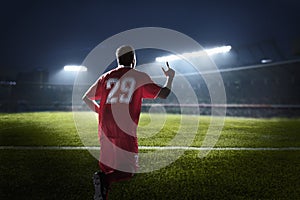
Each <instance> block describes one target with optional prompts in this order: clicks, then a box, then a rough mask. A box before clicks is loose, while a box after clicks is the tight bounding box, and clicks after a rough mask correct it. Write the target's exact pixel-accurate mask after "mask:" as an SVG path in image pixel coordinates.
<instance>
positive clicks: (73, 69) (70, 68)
mask: <svg viewBox="0 0 300 200" xmlns="http://www.w3.org/2000/svg"><path fill="white" fill-rule="evenodd" d="M64 71H68V72H86V71H87V68H86V67H85V66H82V65H66V66H64Z"/></svg>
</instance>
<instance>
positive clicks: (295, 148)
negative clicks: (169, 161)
mask: <svg viewBox="0 0 300 200" xmlns="http://www.w3.org/2000/svg"><path fill="white" fill-rule="evenodd" d="M99 149H100V147H97V146H88V147H79V146H0V150H99ZM139 149H141V150H143V149H145V150H195V151H299V150H300V147H184V146H164V147H160V146H139Z"/></svg>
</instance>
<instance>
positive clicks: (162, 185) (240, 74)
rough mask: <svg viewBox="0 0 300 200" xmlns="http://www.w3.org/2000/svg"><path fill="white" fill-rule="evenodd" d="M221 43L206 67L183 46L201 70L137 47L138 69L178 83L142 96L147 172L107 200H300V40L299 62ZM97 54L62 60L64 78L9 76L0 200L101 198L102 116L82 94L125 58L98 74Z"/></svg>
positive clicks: (268, 46)
mask: <svg viewBox="0 0 300 200" xmlns="http://www.w3.org/2000/svg"><path fill="white" fill-rule="evenodd" d="M72 3H73V2H72ZM69 5H71V3H70V4H68V5H67V4H66V5H65V4H63V6H62V5H60V6H62V7H64V6H66V7H68V6H69ZM72 5H73V4H72ZM80 5H81V4H80ZM82 5H83V4H82ZM107 5H110V4H107ZM122 5H123V4H122ZM163 5H164V6H163V7H167V6H166V5H165V4H163ZM197 5H198V4H197ZM40 6H41V5H40ZM40 6H37V8H38V10H39V9H40ZM48 6H49V5H48V4H47V6H46V8H47V9H48ZM77 6H78V5H77ZM77 6H74V7H72V9H75V7H76V9H77ZM123 6H124V5H123ZM149 6H150V4H149ZM42 7H43V6H41V8H42ZM49 7H51V6H49ZM118 8H119V7H118ZM150 8H151V6H150ZM172 8H174V9H175V8H177V7H176V6H175V5H174V6H172ZM189 8H190V9H191V7H189ZM47 9H46V10H47ZM76 9H75V10H76ZM83 9H84V8H83ZM89 9H92V8H91V7H89ZM177 9H179V8H177ZM54 10H56V9H54ZM236 12H237V11H236ZM84 13H87V12H84ZM184 13H186V12H184ZM51 16H52V14H51ZM53 16H56V15H53ZM62 16H65V13H64V14H63V15H62ZM73 17H74V16H73V15H72V17H71V19H73ZM59 19H62V18H61V16H60V18H59ZM69 20H70V19H68V22H70V21H72V20H70V21H69ZM145 20H146V19H145ZM291 21H292V20H291ZM36 23H37V22H36ZM148 23H150V22H149V21H148ZM199 23H200V22H199ZM150 25H151V23H150ZM150 25H149V26H150ZM220 26H221V25H220ZM193 28H194V27H193ZM127 29H130V28H129V27H128V28H126V30H127ZM174 29H176V25H174ZM60 30H62V29H60ZM177 30H180V28H178V29H177ZM119 32H121V31H119ZM119 32H118V33H119ZM125 32H126V31H125ZM182 32H183V33H185V32H184V31H182ZM187 32H188V29H187ZM194 32H195V29H193V31H192V32H190V33H194ZM122 33H123V32H122ZM104 35H105V34H104ZM110 35H112V34H108V35H105V37H103V38H101V39H103V40H105V38H109V37H110ZM190 35H192V34H190ZM170 38H172V37H170ZM195 38H196V37H195ZM76 39H78V38H76ZM97 39H99V38H97ZM121 40H124V42H127V41H128V39H124V38H122V39H121ZM293 41H294V40H293ZM73 42H74V41H73V40H72V43H73ZM118 42H120V41H118ZM122 42H123V41H121V43H122ZM177 42H179V41H177ZM226 42H227V41H225V40H224V41H222V43H223V44H224V43H226ZM97 44H98V43H96V44H95V43H93V45H91V46H93V47H95V46H96V45H97ZM101 44H102V43H101ZM219 44H220V42H219V43H218V42H217V43H215V44H213V42H212V43H210V45H207V46H205V45H204V46H203V49H202V51H203V52H204V51H205V53H204V55H205V58H204V59H202V58H201V56H203V52H201V55H200V54H199V53H198V54H195V52H193V50H192V49H184V51H183V52H184V54H186V55H192V56H194V57H193V58H191V60H192V59H195V60H198V61H200V66H201V69H200V71H197V70H195V68H193V65H192V64H191V63H192V62H189V60H188V59H189V58H188V59H182V57H181V56H183V54H181V55H175V54H174V52H169V51H166V50H162V49H151V48H145V49H138V50H136V55H137V66H136V68H137V69H138V70H140V71H143V72H145V73H146V74H148V75H149V76H150V77H151V78H152V80H153V81H154V82H156V83H158V84H159V85H163V83H164V81H165V76H164V75H163V72H162V71H161V69H160V68H161V67H163V66H164V65H165V63H164V62H165V61H168V62H169V63H170V66H171V67H172V68H174V70H175V71H176V75H175V78H174V82H173V88H172V90H171V93H170V95H169V96H168V98H167V99H159V98H157V99H154V100H152V99H143V102H142V107H141V115H140V121H139V124H138V127H137V136H138V142H139V153H140V154H141V156H140V158H139V159H140V170H141V171H140V172H138V173H136V174H135V175H134V177H133V178H132V179H130V180H128V181H122V182H117V183H114V184H113V187H112V188H111V192H110V193H109V199H300V189H299V188H300V182H299V179H300V175H299V171H300V156H299V155H300V154H299V151H300V135H299V130H300V95H299V91H300V76H299V74H300V68H299V67H300V51H299V42H298V43H297V42H294V43H293V45H294V46H293V47H294V49H293V50H294V51H293V54H292V55H287V54H286V52H284V51H285V50H281V48H280V47H279V45H277V42H276V40H275V39H268V40H260V39H258V40H255V42H253V41H250V42H248V43H247V42H246V43H243V44H242V45H238V44H232V45H231V44H230V45H229V44H227V45H224V46H223V45H219ZM19 45H20V46H21V43H20V44H19ZM112 46H113V45H112ZM48 48H49V49H51V48H52V47H51V45H50V44H49V45H48V46H47V49H48ZM97 48H98V49H100V50H101V51H102V50H103V49H105V50H107V51H108V52H110V50H111V49H113V48H112V47H107V46H104V45H103V46H101V45H100V47H99V46H98V47H97ZM94 49H96V47H95V48H94ZM224 49H225V50H224ZM55 50H57V48H55ZM7 51H9V50H7ZM32 51H34V50H32ZM91 51H92V49H91V48H89V49H88V51H85V53H84V56H81V57H80V56H77V55H75V56H74V55H72V57H67V56H65V57H64V56H62V59H63V60H64V62H65V64H64V65H63V66H61V65H59V66H58V67H57V68H55V70H54V69H52V68H47V67H45V68H43V67H37V68H28V69H27V68H25V67H24V69H20V68H18V67H16V69H15V74H16V76H14V77H13V76H8V75H4V74H8V73H6V72H3V73H2V75H0V78H1V79H0V88H1V90H0V143H1V144H0V155H1V165H0V166H1V170H0V178H1V179H0V182H1V183H0V185H1V192H0V199H8V200H10V199H20V198H22V199H68V200H69V199H92V197H93V195H94V187H93V182H92V175H93V173H94V172H95V171H97V170H99V166H98V156H99V149H100V146H99V141H98V136H97V128H98V127H97V116H96V115H95V114H94V113H93V112H92V111H91V110H90V109H89V107H88V106H87V105H86V104H85V103H84V102H83V101H82V99H81V97H82V95H83V94H84V93H85V91H86V90H87V89H88V88H89V87H90V86H91V84H92V83H93V82H94V81H95V80H96V79H97V77H99V76H100V75H102V74H103V73H105V72H107V71H109V70H111V69H113V68H115V67H116V66H117V60H116V59H114V60H113V62H112V63H110V65H108V66H105V70H104V71H101V70H99V71H97V70H98V69H99V68H97V66H96V67H94V68H93V67H91V66H90V65H86V66H84V65H83V64H85V63H88V62H86V60H85V61H83V60H84V59H83V57H85V59H87V57H88V56H87V54H88V53H89V52H91ZM114 51H115V49H113V51H111V53H112V55H113V56H115V55H114V53H115V52H114ZM64 55H66V54H64ZM81 55H82V54H81ZM195 55H196V57H195ZM56 56H57V58H58V55H56ZM66 57H67V58H68V59H67V58H66ZM78 57H80V59H79V58H78ZM44 58H45V57H43V59H44ZM70 58H72V59H75V60H76V59H77V62H76V61H74V62H73V60H72V59H70ZM185 58H187V57H185ZM65 60H66V61H65ZM78 60H79V62H78ZM9 62H12V63H13V62H14V61H11V60H10V61H9ZM54 63H55V62H54ZM57 63H59V62H58V61H57ZM72 63H78V65H73V64H72ZM210 65H211V66H213V67H212V68H211V67H210ZM78 67H79V68H80V69H79V70H77V68H78ZM82 69H84V70H82ZM74 70H75V71H74ZM76 70H77V71H76ZM6 71H9V69H8V68H7V69H6ZM217 76H218V77H221V79H217V78H215V77H217ZM11 77H13V78H11ZM82 77H83V78H84V81H80V80H81V79H80V78H82ZM86 77H88V78H86ZM183 79H184V81H185V82H184V83H183V81H181V80H183ZM207 80H210V81H207ZM215 88H224V91H225V95H226V96H225V101H214V99H213V96H214V95H217V94H215V93H217V91H218V90H217V89H215ZM182 97H183V98H182ZM195 97H196V98H195ZM98 103H99V102H98ZM157 166H158V167H157Z"/></svg>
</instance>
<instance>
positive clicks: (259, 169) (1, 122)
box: [0, 112, 300, 200]
mask: <svg viewBox="0 0 300 200" xmlns="http://www.w3.org/2000/svg"><path fill="white" fill-rule="evenodd" d="M179 116H180V115H168V116H167V121H166V124H165V126H164V127H163V129H162V130H161V131H160V132H159V133H157V134H155V135H150V136H149V135H147V134H148V133H149V132H148V131H149V130H148V131H147V129H145V128H144V129H143V127H146V126H147V124H148V123H149V121H150V118H149V116H148V115H147V114H142V115H141V121H140V127H139V133H138V135H139V137H140V139H139V145H142V146H164V145H165V144H166V143H167V142H168V141H169V140H171V139H172V137H174V136H175V135H176V131H177V130H178V122H179ZM155 117H157V118H159V117H161V116H160V115H155ZM193 118H195V117H191V120H193ZM208 125H209V117H203V116H201V117H200V122H199V127H198V131H197V133H196V136H195V138H194V140H193V142H192V144H191V146H194V147H199V146H201V144H202V141H203V139H204V136H205V133H206V131H207V128H208ZM88 127H90V128H89V129H88V130H87V131H86V136H84V137H86V138H91V141H90V142H91V143H90V144H94V143H95V142H97V136H95V135H94V133H95V131H97V130H95V128H97V124H95V123H94V122H93V123H91V124H88ZM150 128H153V129H155V128H156V127H150ZM299 131H300V119H284V118H273V119H252V118H234V117H227V118H226V121H225V125H224V128H223V130H222V133H221V136H220V138H219V140H218V142H217V144H216V146H215V147H251V148H252V147H254V148H258V147H264V148H270V147H272V148H282V147H297V148H298V150H276V151H273V150H271V151H263V150H256V151H251V150H220V151H219V150H215V151H211V152H210V153H209V154H208V155H207V156H206V157H204V158H199V157H198V153H199V152H198V151H192V150H188V151H186V152H185V153H184V155H183V156H181V157H180V158H179V159H178V160H176V161H175V162H173V163H172V164H170V165H168V166H167V167H165V168H162V169H160V170H157V171H153V172H150V173H140V174H136V175H135V176H134V178H133V179H132V180H130V181H126V182H120V183H116V184H114V185H113V188H112V190H111V193H110V195H109V198H110V199H300V181H299V180H300V173H299V172H300V150H299V147H300V132H299ZM185 132H186V134H187V135H188V134H190V132H189V130H185ZM82 145H83V144H82V141H81V140H80V137H79V136H78V134H77V131H76V128H75V125H74V121H73V114H72V113H71V112H41V113H19V114H0V146H1V147H4V146H82ZM141 151H146V150H141ZM0 158H1V165H0V185H1V190H0V191H1V192H0V199H5V200H6V199H39V200H40V199H68V200H69V199H78V200H79V199H80V200H82V199H84V200H86V199H92V196H93V186H92V181H91V177H92V174H93V173H94V172H95V171H97V169H98V165H97V162H98V161H97V160H96V159H95V158H94V157H93V156H92V155H91V154H90V153H89V152H88V151H86V150H30V149H27V150H24V149H22V150H18V149H5V148H2V149H1V150H0Z"/></svg>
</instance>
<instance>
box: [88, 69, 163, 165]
mask: <svg viewBox="0 0 300 200" xmlns="http://www.w3.org/2000/svg"><path fill="white" fill-rule="evenodd" d="M160 90H161V87H160V86H159V85H157V84H155V83H154V82H153V81H152V80H151V78H150V77H149V76H148V75H147V74H146V73H143V72H140V71H137V70H135V69H132V68H129V67H123V66H120V67H118V68H116V69H113V70H111V71H109V72H107V73H105V74H103V75H102V76H101V77H100V78H99V79H98V80H97V82H96V83H95V84H94V85H93V87H91V89H90V90H89V91H88V93H87V94H86V95H87V97H88V98H90V99H93V100H100V107H99V110H98V113H99V136H100V143H101V156H100V162H102V161H104V162H103V163H104V164H106V165H108V164H109V165H112V166H113V168H114V167H116V168H117V167H118V166H117V165H118V164H114V163H115V162H119V160H120V159H121V160H123V161H124V158H123V157H124V153H115V154H118V155H112V154H114V153H113V152H114V151H113V149H114V148H116V147H114V145H116V146H117V148H121V149H123V150H125V151H128V152H132V153H137V152H138V146H137V136H136V129H137V125H138V122H139V117H140V112H141V104H142V99H143V98H152V99H153V98H156V97H157V95H158V93H159V92H160ZM103 134H105V136H104V135H103ZM107 139H108V140H109V141H108V140H107ZM109 143H110V144H109ZM111 143H112V144H114V145H111ZM105 152H106V153H105ZM116 152H117V150H116ZM105 154H109V155H106V156H105ZM120 154H123V155H120ZM121 157H122V158H121ZM126 157H128V156H126ZM126 159H128V158H126ZM126 159H125V160H126ZM100 165H101V164H100ZM110 167H111V166H110ZM102 170H103V169H102Z"/></svg>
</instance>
